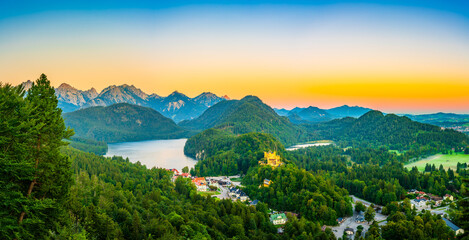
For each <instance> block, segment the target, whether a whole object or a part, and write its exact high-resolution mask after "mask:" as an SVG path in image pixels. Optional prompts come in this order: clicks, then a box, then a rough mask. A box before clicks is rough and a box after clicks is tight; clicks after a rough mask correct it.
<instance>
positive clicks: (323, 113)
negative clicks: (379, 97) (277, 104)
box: [274, 105, 372, 123]
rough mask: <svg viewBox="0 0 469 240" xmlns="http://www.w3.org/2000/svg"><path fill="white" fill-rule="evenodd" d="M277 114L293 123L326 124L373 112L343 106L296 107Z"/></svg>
mask: <svg viewBox="0 0 469 240" xmlns="http://www.w3.org/2000/svg"><path fill="white" fill-rule="evenodd" d="M274 110H275V112H276V113H277V114H278V115H280V116H286V117H288V119H290V121H292V122H293V123H308V122H326V121H330V120H332V119H337V118H344V117H355V118H357V117H360V116H362V115H363V114H365V113H367V112H369V111H371V110H372V109H370V108H364V107H359V106H353V107H350V106H348V105H343V106H340V107H336V108H331V109H320V108H318V107H313V106H309V107H307V108H300V107H296V108H293V109H292V110H287V109H283V108H282V109H276V108H274Z"/></svg>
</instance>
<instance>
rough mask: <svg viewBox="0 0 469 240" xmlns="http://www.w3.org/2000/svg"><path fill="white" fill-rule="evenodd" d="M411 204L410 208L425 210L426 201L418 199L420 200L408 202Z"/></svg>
mask: <svg viewBox="0 0 469 240" xmlns="http://www.w3.org/2000/svg"><path fill="white" fill-rule="evenodd" d="M410 203H411V204H412V208H417V209H425V208H427V207H428V206H427V199H425V198H420V199H417V198H416V199H412V200H411V201H410Z"/></svg>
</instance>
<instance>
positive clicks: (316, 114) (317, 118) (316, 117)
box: [287, 106, 334, 123]
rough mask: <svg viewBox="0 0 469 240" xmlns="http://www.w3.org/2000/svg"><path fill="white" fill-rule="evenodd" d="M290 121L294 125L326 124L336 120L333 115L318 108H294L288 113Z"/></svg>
mask: <svg viewBox="0 0 469 240" xmlns="http://www.w3.org/2000/svg"><path fill="white" fill-rule="evenodd" d="M287 116H288V119H290V121H291V122H293V123H303V122H324V121H329V120H332V119H333V118H334V116H333V115H331V114H329V113H327V112H326V111H325V110H323V109H320V108H317V107H311V106H310V107H307V108H294V109H292V110H291V111H290V112H289V113H288V115H287Z"/></svg>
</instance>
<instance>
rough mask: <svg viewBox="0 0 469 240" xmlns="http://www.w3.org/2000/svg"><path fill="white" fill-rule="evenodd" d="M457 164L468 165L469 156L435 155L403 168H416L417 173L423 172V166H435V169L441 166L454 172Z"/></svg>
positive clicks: (460, 154)
mask: <svg viewBox="0 0 469 240" xmlns="http://www.w3.org/2000/svg"><path fill="white" fill-rule="evenodd" d="M458 162H459V163H465V162H466V163H469V154H463V153H453V154H451V155H449V154H448V155H443V154H436V155H433V156H430V157H427V158H424V159H422V160H419V161H416V162H412V163H409V164H407V165H405V166H404V167H406V168H408V169H409V170H410V169H412V168H413V167H414V166H417V168H418V169H419V171H424V170H425V165H426V164H427V163H429V164H435V167H437V168H438V167H440V164H442V165H443V167H444V168H445V169H448V168H452V169H453V170H456V166H457V163H458Z"/></svg>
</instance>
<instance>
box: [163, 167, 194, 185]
mask: <svg viewBox="0 0 469 240" xmlns="http://www.w3.org/2000/svg"><path fill="white" fill-rule="evenodd" d="M168 171H171V172H173V177H172V178H171V181H173V182H174V181H176V179H177V178H178V177H184V178H190V177H191V174H190V173H180V172H179V171H178V170H177V169H176V168H172V169H168Z"/></svg>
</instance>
